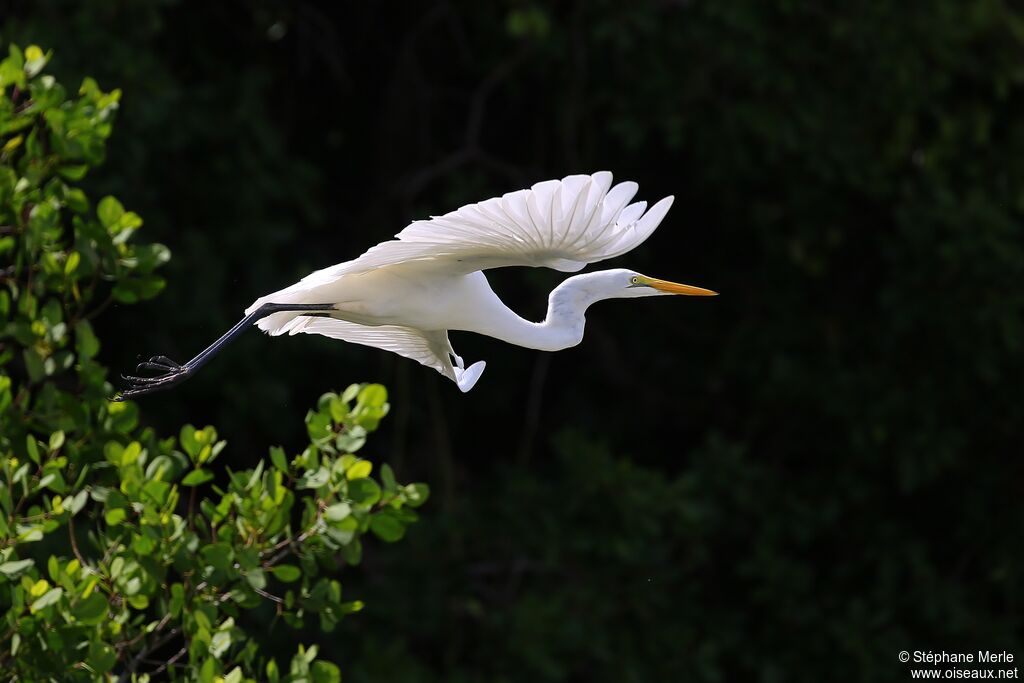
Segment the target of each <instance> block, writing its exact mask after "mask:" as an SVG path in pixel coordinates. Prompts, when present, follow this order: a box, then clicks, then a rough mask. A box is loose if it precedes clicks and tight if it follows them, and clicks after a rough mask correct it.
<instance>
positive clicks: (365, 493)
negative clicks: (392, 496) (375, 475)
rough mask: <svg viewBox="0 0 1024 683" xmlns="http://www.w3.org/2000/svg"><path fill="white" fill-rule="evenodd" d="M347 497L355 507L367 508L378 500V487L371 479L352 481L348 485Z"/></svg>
mask: <svg viewBox="0 0 1024 683" xmlns="http://www.w3.org/2000/svg"><path fill="white" fill-rule="evenodd" d="M348 496H349V498H351V499H352V502H353V503H355V504H356V505H360V506H363V507H369V506H371V505H375V504H376V503H377V501H379V500H380V486H378V485H377V482H375V481H374V480H373V479H369V478H364V479H354V480H352V481H350V482H349V483H348Z"/></svg>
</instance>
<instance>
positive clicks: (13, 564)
mask: <svg viewBox="0 0 1024 683" xmlns="http://www.w3.org/2000/svg"><path fill="white" fill-rule="evenodd" d="M34 564H35V562H34V561H32V560H10V561H8V562H4V563H3V564H0V574H3V575H4V577H5V578H8V579H15V578H17V577H19V576H20V575H21V574H23V573H25V571H27V570H28V569H29V568H30V567H32V566H33V565H34Z"/></svg>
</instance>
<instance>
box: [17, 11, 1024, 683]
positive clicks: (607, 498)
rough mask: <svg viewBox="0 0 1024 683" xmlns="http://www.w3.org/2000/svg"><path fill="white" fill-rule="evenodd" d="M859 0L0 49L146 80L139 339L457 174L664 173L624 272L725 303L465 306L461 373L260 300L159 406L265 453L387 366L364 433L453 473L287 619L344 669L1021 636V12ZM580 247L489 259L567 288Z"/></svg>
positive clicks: (510, 296)
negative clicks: (341, 616) (395, 529)
mask: <svg viewBox="0 0 1024 683" xmlns="http://www.w3.org/2000/svg"><path fill="white" fill-rule="evenodd" d="M831 4H832V3H821V2H811V1H803V0H788V1H787V0H775V1H773V2H765V1H764V0H724V1H717V2H710V1H704V0H689V1H685V0H682V1H679V2H646V3H641V2H638V3H625V2H619V1H612V0H607V1H603V0H601V1H598V0H595V1H583V0H577V1H576V2H559V3H551V4H541V3H523V2H493V3H484V2H469V1H466V2H433V3H427V2H423V3H413V2H408V3H401V2H388V3H379V4H376V3H350V2H323V3H318V2H311V1H299V0H291V1H288V0H257V1H250V2H242V1H240V0H232V1H227V2H215V3H204V2H184V1H174V0H161V1H151V2H142V1H139V0H132V1H130V2H129V1H128V0H120V1H115V0H76V1H71V0H66V1H61V0H32V1H31V2H28V1H21V0H0V19H2V22H0V36H2V37H3V39H4V41H5V42H10V41H15V42H17V43H19V44H21V45H22V46H24V45H26V44H29V43H38V44H40V45H42V46H43V47H44V48H52V49H53V50H54V52H55V56H54V60H53V62H52V67H51V70H52V71H53V72H54V73H56V74H58V75H59V76H60V77H61V78H62V79H64V80H65V81H67V82H68V85H74V84H75V83H77V82H78V81H79V80H80V79H81V78H82V77H83V76H85V75H92V76H94V77H96V78H97V79H98V81H99V83H100V85H101V86H102V87H104V88H114V87H120V88H122V89H123V90H124V93H125V94H124V98H123V100H122V101H123V106H122V110H121V112H120V114H119V117H118V123H117V127H116V131H115V135H114V138H113V140H112V145H111V148H110V153H109V157H108V161H107V163H106V165H105V166H104V167H103V168H102V169H100V170H99V171H98V172H95V173H94V174H93V175H92V176H91V177H90V179H89V183H90V185H91V189H92V191H93V192H94V193H106V192H110V193H114V194H116V195H117V196H118V197H119V198H120V199H121V200H122V201H123V202H124V204H125V205H126V207H128V208H129V209H132V210H135V211H138V212H139V213H141V214H142V216H143V217H144V218H145V220H146V225H145V227H144V233H143V234H144V235H145V238H146V239H149V240H155V241H160V242H163V243H165V244H167V245H168V246H169V247H170V248H171V250H172V252H173V255H174V258H173V260H172V261H171V263H170V264H169V266H168V267H167V269H166V275H167V277H168V280H169V282H168V286H167V288H166V291H165V292H164V294H163V295H161V296H160V297H159V298H157V299H156V300H154V301H152V302H149V303H146V304H143V305H137V306H131V307H120V308H117V307H115V308H112V309H110V311H109V313H108V314H107V315H106V316H104V318H102V319H101V321H100V332H101V334H102V339H103V340H104V346H103V350H102V352H101V356H100V359H101V360H102V361H103V362H105V363H106V364H108V365H110V366H111V367H113V368H118V369H125V370H127V369H130V368H131V367H132V366H133V365H134V363H135V362H137V359H138V358H140V357H142V356H149V355H152V354H154V353H165V354H167V355H169V356H172V357H174V358H176V359H178V360H182V361H183V360H185V359H187V358H188V357H190V356H192V355H193V354H194V353H195V352H197V351H198V350H200V349H201V348H202V347H203V346H205V345H206V344H207V343H209V342H210V341H212V340H213V339H214V338H216V337H217V336H219V335H220V334H221V333H222V332H223V331H224V330H225V329H226V328H227V327H228V326H230V325H231V324H232V323H233V322H234V321H235V320H237V319H238V318H239V317H240V316H241V312H242V310H243V309H244V308H245V307H246V306H247V305H248V304H249V303H251V302H252V301H253V300H254V299H255V298H256V297H258V296H260V295H262V294H265V293H267V292H270V291H273V290H275V289H278V288H280V287H282V286H285V285H287V284H289V283H291V282H292V281H294V280H296V279H298V278H299V277H301V276H302V275H304V274H306V273H307V272H309V271H310V270H313V269H315V268H319V267H323V266H326V265H329V264H331V263H334V262H337V261H343V260H347V259H350V258H354V257H355V256H357V255H358V254H359V253H361V252H362V251H363V250H364V249H365V248H367V247H369V246H371V245H373V244H375V243H377V242H379V241H381V240H383V239H386V238H387V237H389V236H390V235H392V234H393V233H395V232H397V231H398V230H400V229H401V228H402V227H403V226H404V225H406V224H407V223H408V222H409V221H410V220H412V219H415V218H421V217H425V216H427V215H429V214H431V213H443V212H445V211H447V210H450V209H453V208H455V207H457V206H459V205H461V204H463V203H466V202H471V201H477V200H480V199H484V198H487V197H490V196H493V195H496V194H501V193H504V192H507V191H510V190H514V189H518V188H521V187H525V186H528V185H529V184H531V183H533V182H536V181H539V180H544V179H548V178H554V177H561V176H563V175H566V174H569V173H578V172H587V173H589V172H593V171H596V170H601V169H608V170H612V171H613V172H614V173H615V174H616V177H617V178H618V179H620V180H625V179H632V180H636V181H638V182H639V184H640V188H641V189H640V193H639V198H642V199H647V200H652V201H653V200H656V199H658V198H660V197H662V196H664V195H666V194H674V195H675V196H676V202H675V205H674V208H673V209H672V211H671V212H670V213H669V215H668V217H667V218H666V220H665V221H664V222H663V223H662V226H661V227H660V228H659V230H658V231H657V232H656V233H655V234H654V236H653V237H652V238H651V239H650V240H649V241H648V242H647V243H645V244H644V245H643V246H641V247H640V248H638V249H637V250H636V251H634V252H633V253H631V254H628V255H627V256H625V257H622V258H620V259H617V260H616V261H613V262H610V263H609V264H608V265H609V266H624V267H630V268H634V269H636V270H639V271H641V272H644V273H648V274H650V275H654V276H658V277H665V278H668V279H671V280H677V281H682V282H690V283H693V284H698V285H703V286H707V287H711V288H713V289H716V290H719V291H721V292H722V296H720V297H718V298H717V299H707V300H698V299H682V298H680V299H678V300H666V299H650V300H640V301H630V302H621V301H620V302H607V303H603V304H599V305H598V306H596V307H595V308H594V309H593V310H592V311H591V314H590V315H589V317H588V326H587V333H586V338H585V339H584V342H583V344H581V345H580V346H579V347H577V348H575V349H571V350H568V351H564V352H561V353H558V354H554V355H549V354H542V353H538V352H534V351H529V350H524V349H519V348H514V347H508V346H506V345H503V344H502V343H499V342H497V341H494V340H489V339H483V338H477V337H473V336H471V335H460V334H454V335H453V343H454V344H455V347H456V349H457V350H458V351H459V353H460V354H462V355H463V356H465V357H466V359H467V362H472V361H475V360H477V359H480V358H484V359H486V360H487V361H488V367H487V371H486V373H485V374H484V376H483V377H482V379H481V381H480V383H479V384H478V385H477V387H476V388H475V389H474V390H473V392H472V393H470V394H468V395H461V394H460V393H459V392H458V390H457V389H456V387H455V386H454V385H453V384H452V383H451V382H448V381H447V380H445V379H443V378H442V377H440V376H439V375H437V374H436V373H434V372H433V371H431V370H428V369H426V368H422V367H420V366H418V365H416V364H415V363H413V362H412V361H408V360H405V359H402V358H398V357H394V356H391V355H388V354H385V353H383V352H379V351H376V350H373V349H366V348H364V347H358V346H352V345H345V344H342V343H339V342H334V341H330V340H326V339H318V338H314V337H307V336H304V335H300V336H298V337H292V338H286V339H268V338H266V337H263V336H261V335H259V334H257V333H255V332H253V333H250V334H249V335H247V336H246V337H245V338H244V339H242V340H241V341H239V342H237V343H236V344H235V345H234V346H233V347H232V348H231V349H230V351H229V352H226V353H225V354H223V355H222V356H220V357H218V358H217V360H216V361H215V362H213V363H212V364H211V365H210V366H208V368H207V369H205V370H204V371H203V372H202V373H200V375H199V376H197V377H196V378H195V379H193V380H192V381H190V382H188V383H187V384H184V385H182V386H181V387H179V388H177V389H175V390H174V391H172V392H168V393H164V394H157V395H154V396H152V397H146V398H145V399H143V400H141V401H140V405H141V409H142V415H143V419H144V420H145V421H146V422H148V423H149V424H152V425H154V426H156V427H157V428H158V429H159V430H161V431H162V432H164V433H174V432H176V431H177V427H178V426H179V425H180V424H181V423H183V422H192V423H195V424H197V425H202V424H208V423H209V424H215V425H217V427H218V428H219V430H220V433H221V434H222V435H223V436H224V438H226V439H227V440H228V441H229V448H228V455H229V458H230V459H229V461H228V462H227V463H226V464H229V465H231V466H234V467H242V466H246V465H247V464H249V463H252V462H253V461H254V460H255V459H256V458H259V457H263V456H264V455H265V454H266V448H267V447H268V446H269V445H271V444H275V443H282V444H285V445H286V446H287V447H288V448H289V449H292V450H295V449H298V448H300V447H301V445H302V443H303V441H304V427H303V424H302V416H303V415H304V412H305V410H306V408H307V407H308V406H310V405H312V404H313V403H314V402H315V400H316V398H317V397H318V396H319V395H320V394H321V393H322V392H324V391H327V390H331V389H342V388H344V387H345V386H346V385H347V384H348V383H350V382H354V381H380V382H383V383H384V384H386V385H387V386H388V387H389V389H390V390H391V400H392V414H391V416H390V417H389V418H388V419H387V420H386V421H385V423H384V426H383V427H382V429H381V432H380V433H379V434H377V435H376V436H375V438H374V439H373V440H372V441H371V444H370V446H369V447H368V449H367V452H368V454H369V455H370V457H372V458H374V459H375V460H377V461H380V460H386V461H389V462H391V463H393V464H394V465H395V467H396V470H397V472H398V474H399V478H400V479H404V480H423V481H426V482H428V483H429V484H430V485H431V487H432V489H433V491H434V496H433V498H432V500H431V502H430V503H429V504H428V505H427V507H425V508H424V509H423V520H422V522H421V523H420V524H418V525H416V526H415V527H414V528H413V529H412V530H411V531H410V534H409V536H408V537H407V538H406V539H405V540H403V541H402V542H401V543H398V544H396V545H395V546H384V545H383V544H380V543H377V544H372V545H371V547H369V548H368V549H367V552H366V557H365V561H364V564H363V565H362V566H361V567H359V568H357V569H354V570H346V574H345V577H346V579H345V591H346V595H347V596H348V597H350V598H353V599H355V598H359V599H363V600H365V601H366V602H367V609H366V610H365V611H364V612H362V613H361V614H359V615H356V616H353V617H351V618H349V619H347V620H346V622H344V625H343V628H342V629H341V631H340V632H336V633H333V634H325V633H318V632H317V631H316V630H314V629H311V630H309V631H308V632H305V633H299V634H294V636H295V638H296V639H298V640H301V641H302V642H305V643H310V642H319V643H320V645H321V652H322V653H324V654H326V655H327V656H328V657H330V658H332V659H334V660H335V661H337V662H338V663H339V664H340V665H341V667H342V669H343V671H344V672H345V676H346V680H348V681H403V682H404V681H410V682H421V681H422V682H427V681H456V682H478V681H479V682H484V681H487V682H506V681H609V682H611V681H615V682H624V681H636V682H647V681H655V680H693V681H728V680H756V681H783V680H805V681H820V680H851V681H852V680H864V681H876V680H907V679H908V678H909V672H908V671H907V666H905V665H903V664H900V663H899V662H898V660H897V653H898V652H899V651H900V650H904V649H907V650H911V651H913V650H916V649H919V650H943V649H945V650H947V651H952V652H971V651H975V650H977V649H978V648H983V649H994V650H998V649H1003V648H1006V649H1008V650H1010V651H1011V652H1013V653H1014V654H1015V655H1016V656H1017V657H1018V658H1019V657H1020V656H1024V649H1021V648H1020V645H1021V635H1022V624H1021V616H1020V612H1021V607H1022V600H1024V596H1022V588H1024V587H1022V585H1021V576H1022V571H1024V566H1022V564H1024V553H1022V545H1021V532H1022V526H1024V525H1022V522H1024V518H1022V514H1021V505H1020V501H1021V494H1022V468H1021V460H1020V451H1021V446H1020V436H1021V433H1022V427H1024V408H1022V403H1021V401H1020V393H1021V386H1022V379H1024V376H1022V375H1024V373H1022V369H1024V368H1022V362H1021V350H1022V348H1021V347H1022V344H1024V318H1022V313H1024V289H1022V288H1021V279H1022V276H1024V240H1022V225H1024V223H1022V219H1024V117H1022V114H1024V13H1022V12H1021V11H1020V10H1018V9H1016V6H1015V5H1014V4H1013V3H1009V2H1000V1H999V0H985V1H981V0H979V1H968V0H932V1H931V2H927V3H914V2H906V1H905V0H875V1H873V2H852V3H835V6H834V7H827V5H831ZM4 49H6V47H4ZM96 196H99V195H98V194H97V195H96ZM562 277H564V276H563V275H561V274H558V273H551V272H541V271H532V270H531V271H527V270H524V269H511V270H507V271H500V272H494V273H493V275H492V277H491V280H492V283H493V284H494V285H495V287H496V289H497V290H498V291H499V293H500V294H502V295H503V296H504V297H505V298H506V300H507V301H508V302H509V304H510V305H511V306H512V307H513V308H515V309H517V310H519V311H520V312H521V313H522V314H523V315H525V316H527V317H532V318H534V319H540V318H541V317H543V313H544V308H545V305H546V294H547V291H548V290H549V289H550V288H551V287H552V286H554V284H556V283H557V282H558V281H560V279H561V278H562ZM264 617H265V615H261V614H255V615H253V617H252V618H253V620H254V622H257V623H258V622H260V621H261V620H262V619H263V618H264ZM261 628H262V627H261ZM292 635H293V634H292V633H291V632H288V631H287V629H286V627H284V626H283V625H277V627H276V629H275V631H274V635H273V637H268V638H267V639H266V648H267V650H266V651H267V652H282V653H283V652H290V651H294V645H293V644H292V641H291V640H289V639H290V638H291V637H292Z"/></svg>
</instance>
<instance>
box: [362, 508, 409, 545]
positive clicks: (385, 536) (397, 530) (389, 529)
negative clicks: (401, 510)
mask: <svg viewBox="0 0 1024 683" xmlns="http://www.w3.org/2000/svg"><path fill="white" fill-rule="evenodd" d="M370 531H372V532H373V533H374V534H376V536H377V538H379V539H380V540H382V541H386V542H388V543H394V542H395V541H398V540H400V539H401V538H402V536H405V525H404V524H402V522H401V521H400V520H398V519H396V518H395V517H393V516H392V515H391V514H389V513H388V511H387V510H385V511H384V512H380V513H377V514H376V515H374V516H373V517H372V518H370Z"/></svg>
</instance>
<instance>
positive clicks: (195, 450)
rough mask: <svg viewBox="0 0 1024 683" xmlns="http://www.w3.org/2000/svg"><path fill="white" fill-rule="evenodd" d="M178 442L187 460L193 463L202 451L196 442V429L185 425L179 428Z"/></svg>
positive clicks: (200, 445)
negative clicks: (189, 459)
mask: <svg viewBox="0 0 1024 683" xmlns="http://www.w3.org/2000/svg"><path fill="white" fill-rule="evenodd" d="M178 442H179V443H181V447H182V449H184V451H185V453H186V454H187V455H188V457H189V458H191V459H192V461H193V462H195V459H196V458H197V457H198V456H199V451H200V450H202V447H203V446H202V444H200V443H199V441H197V440H196V428H195V427H193V426H192V425H185V426H184V427H182V428H181V432H180V433H179V434H178Z"/></svg>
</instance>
